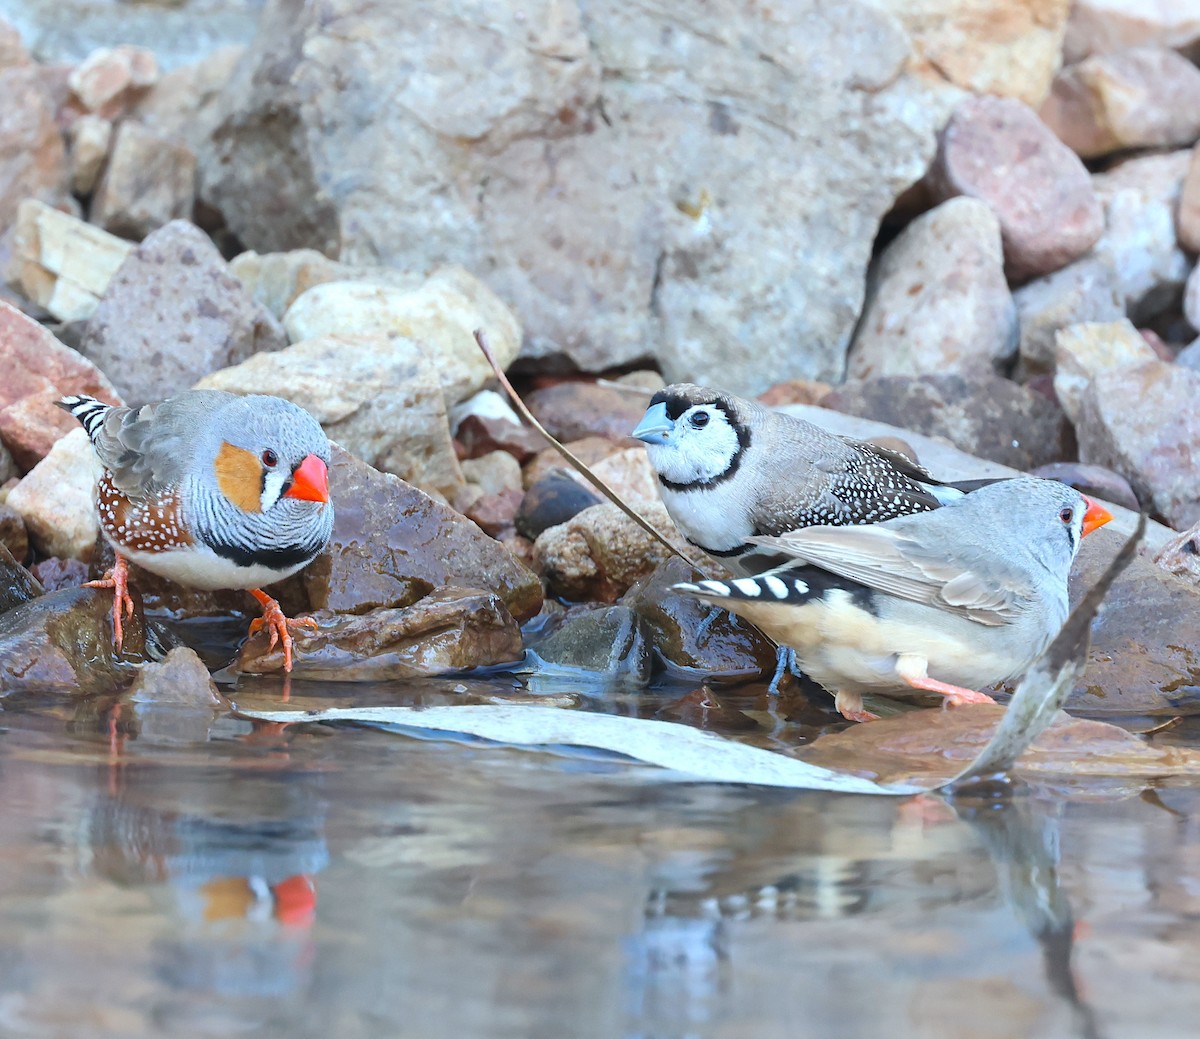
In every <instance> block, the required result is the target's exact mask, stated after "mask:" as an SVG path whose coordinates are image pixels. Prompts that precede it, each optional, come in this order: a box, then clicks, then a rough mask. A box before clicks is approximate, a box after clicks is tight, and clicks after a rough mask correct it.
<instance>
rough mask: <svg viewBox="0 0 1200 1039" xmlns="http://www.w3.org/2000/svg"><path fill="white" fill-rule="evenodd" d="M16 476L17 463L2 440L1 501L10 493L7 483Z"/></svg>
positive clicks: (0, 451)
mask: <svg viewBox="0 0 1200 1039" xmlns="http://www.w3.org/2000/svg"><path fill="white" fill-rule="evenodd" d="M16 476H17V463H16V462H14V461H13V459H12V455H11V454H10V453H9V450H8V448H7V447H5V446H4V441H2V440H0V501H2V500H3V499H4V497H5V496H6V495H7V493H8V488H6V487H5V484H7V483H8V481H9V480H14V479H15V478H16Z"/></svg>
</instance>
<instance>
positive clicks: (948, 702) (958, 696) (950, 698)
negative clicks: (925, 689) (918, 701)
mask: <svg viewBox="0 0 1200 1039" xmlns="http://www.w3.org/2000/svg"><path fill="white" fill-rule="evenodd" d="M934 691H935V692H939V693H940V692H942V690H940V689H937V690H934ZM943 695H944V696H945V697H946V699H945V702H943V704H942V706H943V707H961V706H962V705H963V704H968V703H995V702H996V701H995V700H993V699H992V698H991V697H990V696H988V694H987V693H979V692H976V691H975V690H974V689H958V690H956V691H955V692H953V693H944V694H943Z"/></svg>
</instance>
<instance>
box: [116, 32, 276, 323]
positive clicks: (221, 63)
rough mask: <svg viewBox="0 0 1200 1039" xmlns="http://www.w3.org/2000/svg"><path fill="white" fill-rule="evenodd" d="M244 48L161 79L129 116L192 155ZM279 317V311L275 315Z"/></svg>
mask: <svg viewBox="0 0 1200 1039" xmlns="http://www.w3.org/2000/svg"><path fill="white" fill-rule="evenodd" d="M244 53H245V47H242V46H238V45H235V46H230V47H222V48H220V49H219V50H215V51H213V52H212V53H210V54H206V55H204V57H202V58H201V59H200V60H199V61H195V62H193V63H191V64H190V65H184V66H183V67H181V68H177V69H173V70H172V71H170V72H168V73H167V74H166V75H164V76H161V77H160V78H159V80H158V82H157V83H155V84H154V86H152V87H151V88H150V90H149V91H147V93H146V94H145V96H143V97H142V98H141V99H140V100H139V101H138V102H137V104H135V105H134V107H133V110H132V112H131V118H133V119H135V120H137V122H139V123H141V124H142V125H143V126H145V127H146V128H147V129H148V130H151V131H153V132H154V133H155V134H157V135H158V136H159V137H162V138H164V139H166V140H168V141H171V142H173V143H175V144H179V145H183V146H185V147H186V148H187V149H188V150H189V151H191V152H192V153H193V154H195V152H196V150H197V149H198V148H199V147H200V146H201V145H202V144H204V142H205V141H207V140H208V137H209V136H210V135H211V134H212V132H213V131H214V130H215V129H216V127H217V123H218V122H219V121H220V119H221V111H220V104H219V101H220V94H221V90H222V89H223V88H224V87H225V85H226V84H227V83H228V82H229V80H230V78H231V77H232V76H233V73H234V70H235V69H236V68H237V64H238V62H239V61H240V60H241V59H242V57H243V55H244ZM275 316H276V317H277V318H282V317H283V312H282V311H280V312H279V313H278V314H276V315H275Z"/></svg>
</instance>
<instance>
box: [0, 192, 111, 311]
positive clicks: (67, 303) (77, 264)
mask: <svg viewBox="0 0 1200 1039" xmlns="http://www.w3.org/2000/svg"><path fill="white" fill-rule="evenodd" d="M132 251H133V245H132V244H130V243H129V242H127V241H125V240H124V239H123V238H118V237H117V236H116V235H111V234H109V233H108V232H107V231H102V230H100V228H98V227H95V226H93V225H92V224H85V223H84V222H83V221H82V220H77V219H75V217H73V216H71V215H69V214H68V213H62V212H59V211H58V210H57V209H53V208H51V207H50V206H48V205H46V204H45V203H43V202H39V201H37V200H36V199H26V200H25V201H24V202H22V203H21V207H20V209H19V210H18V212H17V225H16V229H15V230H14V232H13V253H12V261H11V263H10V265H9V269H8V272H7V277H8V280H9V281H10V282H11V283H12V284H13V285H14V286H16V288H17V289H18V290H19V291H20V292H21V294H22V295H23V296H24V297H25V298H26V299H29V300H32V301H33V302H34V303H36V304H38V306H41V307H45V308H46V310H48V311H49V312H50V313H51V314H52V315H53V316H54V317H56V318H58V319H59V320H60V321H83V320H85V319H87V318H89V317H91V315H92V314H93V313H94V312H95V310H96V307H97V306H98V305H99V303H100V297H101V296H103V295H104V293H105V292H106V291H107V289H108V286H109V283H110V282H111V281H112V279H113V277H114V276H115V275H116V273H117V270H118V269H119V268H120V266H121V264H123V263H124V262H125V259H126V257H127V256H128V255H129V254H130V253H131V252H132Z"/></svg>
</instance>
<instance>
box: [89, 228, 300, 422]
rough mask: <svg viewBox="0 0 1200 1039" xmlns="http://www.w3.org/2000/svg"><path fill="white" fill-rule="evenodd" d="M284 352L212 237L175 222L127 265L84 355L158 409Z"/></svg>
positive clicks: (278, 334) (94, 323) (99, 312)
mask: <svg viewBox="0 0 1200 1039" xmlns="http://www.w3.org/2000/svg"><path fill="white" fill-rule="evenodd" d="M286 345H287V343H286V341H285V339H284V336H283V333H282V330H281V329H280V328H279V325H278V323H277V322H276V321H275V319H274V318H272V317H271V315H270V314H268V313H267V312H266V311H265V310H263V309H262V307H259V306H257V305H256V304H255V303H254V302H253V301H252V300H251V299H250V297H249V296H248V295H247V294H246V291H245V290H244V289H243V288H242V285H241V282H239V281H238V280H237V279H236V278H235V277H233V275H232V274H230V273H229V271H228V269H227V268H226V266H225V261H224V260H222V259H221V254H220V253H219V252H217V248H216V246H214V245H213V244H212V242H211V241H210V240H209V238H208V236H207V235H206V234H204V232H203V231H201V230H200V229H199V228H197V227H195V226H193V225H192V224H189V223H187V222H186V221H183V220H173V221H171V223H169V224H167V225H166V226H165V227H161V228H159V229H158V230H157V231H155V232H154V233H153V234H151V235H149V236H148V237H147V238H146V239H145V241H143V242H142V244H141V245H139V246H138V247H137V248H136V249H134V251H133V252H132V253H130V254H129V257H128V258H127V259H126V260H125V262H124V263H122V264H121V268H120V270H118V271H117V273H116V275H115V276H114V277H113V280H112V282H111V283H110V284H109V286H108V289H107V291H106V292H105V293H104V298H103V299H102V300H101V302H100V305H99V306H98V307H97V308H96V310H95V313H93V314H92V316H91V319H90V320H89V321H88V325H87V329H86V331H85V332H84V336H83V342H82V344H81V345H80V352H81V353H83V354H84V355H85V356H87V357H89V358H91V359H92V360H93V361H95V362H96V364H97V365H99V367H100V368H101V369H102V370H103V371H105V372H110V373H112V376H113V377H114V378H115V380H116V383H115V384H116V387H117V389H118V390H119V391H120V392H121V394H122V396H124V397H125V398H126V399H128V400H138V401H154V400H162V399H163V398H164V397H170V396H171V395H172V394H175V393H179V392H180V391H182V390H186V389H189V388H190V387H191V386H192V384H193V383H195V382H196V380H197V379H199V378H200V377H201V376H204V375H208V374H209V373H210V372H214V371H217V370H219V369H221V368H227V367H229V366H230V365H232V364H237V363H238V362H239V361H244V360H245V359H246V358H247V357H249V356H251V355H252V354H255V353H257V352H258V351H259V350H278V349H282V348H283V347H284V346H286Z"/></svg>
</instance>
